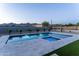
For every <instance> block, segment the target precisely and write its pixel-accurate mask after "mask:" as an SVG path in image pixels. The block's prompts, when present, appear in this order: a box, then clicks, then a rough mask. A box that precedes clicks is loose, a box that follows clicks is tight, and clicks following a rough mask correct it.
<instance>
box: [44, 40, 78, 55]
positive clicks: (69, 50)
mask: <svg viewBox="0 0 79 59" xmlns="http://www.w3.org/2000/svg"><path fill="white" fill-rule="evenodd" d="M54 53H56V54H57V55H59V56H79V40H77V41H75V42H73V43H70V44H68V45H66V46H64V47H62V48H59V49H57V50H55V51H52V52H50V53H48V54H45V55H44V56H50V55H52V54H54Z"/></svg>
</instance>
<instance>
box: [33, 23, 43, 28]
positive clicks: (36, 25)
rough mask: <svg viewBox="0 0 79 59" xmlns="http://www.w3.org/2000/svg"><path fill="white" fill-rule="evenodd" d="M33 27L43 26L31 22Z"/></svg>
mask: <svg viewBox="0 0 79 59" xmlns="http://www.w3.org/2000/svg"><path fill="white" fill-rule="evenodd" d="M32 26H34V27H43V26H42V24H32Z"/></svg>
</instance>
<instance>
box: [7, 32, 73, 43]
mask: <svg viewBox="0 0 79 59" xmlns="http://www.w3.org/2000/svg"><path fill="white" fill-rule="evenodd" d="M67 37H71V35H64V34H56V33H36V34H27V35H15V36H10V37H9V38H8V40H7V42H6V43H9V42H17V41H24V40H33V39H39V38H41V39H45V40H48V41H57V40H59V39H60V38H67Z"/></svg>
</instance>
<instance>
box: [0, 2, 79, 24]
mask: <svg viewBox="0 0 79 59" xmlns="http://www.w3.org/2000/svg"><path fill="white" fill-rule="evenodd" d="M51 20H52V23H53V24H68V23H74V24H75V23H77V22H79V4H78V3H4V4H2V3H0V24H2V23H42V22H43V21H48V22H49V23H50V22H51Z"/></svg>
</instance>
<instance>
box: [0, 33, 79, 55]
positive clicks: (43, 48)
mask: <svg viewBox="0 0 79 59" xmlns="http://www.w3.org/2000/svg"><path fill="white" fill-rule="evenodd" d="M53 33H59V34H66V35H72V37H68V38H64V39H62V38H61V40H57V41H51V42H50V41H48V40H44V39H33V40H26V41H18V42H13V43H7V44H5V42H6V41H7V39H8V37H9V35H6V36H2V37H0V55H1V56H42V55H44V54H47V53H49V52H51V51H54V50H56V49H59V48H61V47H63V46H65V45H67V44H69V43H71V42H74V41H76V40H78V39H79V35H78V34H69V33H60V32H53Z"/></svg>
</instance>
